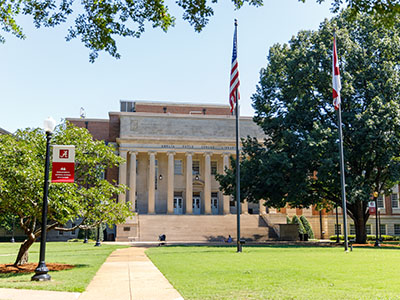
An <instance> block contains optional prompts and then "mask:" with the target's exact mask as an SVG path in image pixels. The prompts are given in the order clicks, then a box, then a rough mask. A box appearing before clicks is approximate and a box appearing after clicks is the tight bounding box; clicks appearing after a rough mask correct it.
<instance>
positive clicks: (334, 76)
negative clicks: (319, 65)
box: [332, 37, 342, 110]
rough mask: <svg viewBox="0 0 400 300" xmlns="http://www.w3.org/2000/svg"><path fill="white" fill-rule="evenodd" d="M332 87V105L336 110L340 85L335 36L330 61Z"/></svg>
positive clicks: (338, 104) (338, 103)
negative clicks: (331, 60) (331, 59)
mask: <svg viewBox="0 0 400 300" xmlns="http://www.w3.org/2000/svg"><path fill="white" fill-rule="evenodd" d="M332 87H333V105H334V106H335V109H336V110H338V109H339V107H340V102H341V101H340V90H341V89H342V85H341V83H340V72H339V62H338V57H337V51H336V38H335V37H334V38H333V63H332Z"/></svg>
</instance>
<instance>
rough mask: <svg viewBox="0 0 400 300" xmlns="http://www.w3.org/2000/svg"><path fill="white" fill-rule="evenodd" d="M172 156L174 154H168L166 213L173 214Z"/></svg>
mask: <svg viewBox="0 0 400 300" xmlns="http://www.w3.org/2000/svg"><path fill="white" fill-rule="evenodd" d="M174 155H175V152H168V179H167V180H168V191H167V194H168V195H167V213H168V214H173V213H174V176H175V174H174Z"/></svg>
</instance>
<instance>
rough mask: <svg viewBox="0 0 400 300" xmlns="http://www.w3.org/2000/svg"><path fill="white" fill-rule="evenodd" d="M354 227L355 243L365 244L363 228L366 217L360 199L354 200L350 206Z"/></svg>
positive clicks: (365, 234)
mask: <svg viewBox="0 0 400 300" xmlns="http://www.w3.org/2000/svg"><path fill="white" fill-rule="evenodd" d="M352 214H353V218H352V219H353V221H354V227H355V229H356V243H357V244H366V243H367V231H366V230H365V224H366V223H367V220H368V217H366V214H365V207H364V203H363V202H362V201H356V203H354V206H353V207H352Z"/></svg>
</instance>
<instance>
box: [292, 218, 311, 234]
mask: <svg viewBox="0 0 400 300" xmlns="http://www.w3.org/2000/svg"><path fill="white" fill-rule="evenodd" d="M292 224H298V225H299V233H300V234H305V233H307V232H306V230H305V229H304V226H303V223H301V221H300V219H299V217H298V216H296V215H294V216H293V218H292Z"/></svg>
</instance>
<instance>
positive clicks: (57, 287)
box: [0, 242, 124, 292]
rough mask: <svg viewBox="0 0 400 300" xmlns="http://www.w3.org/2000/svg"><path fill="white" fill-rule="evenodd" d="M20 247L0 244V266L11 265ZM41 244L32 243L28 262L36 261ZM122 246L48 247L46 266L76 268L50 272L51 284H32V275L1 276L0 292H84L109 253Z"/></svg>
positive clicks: (78, 245) (76, 245)
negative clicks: (64, 265)
mask: <svg viewBox="0 0 400 300" xmlns="http://www.w3.org/2000/svg"><path fill="white" fill-rule="evenodd" d="M19 246H20V244H19V243H15V244H11V243H0V263H1V264H7V263H13V262H14V260H15V258H16V256H17V253H18V249H19ZM39 246H40V243H35V244H34V245H33V246H32V247H31V248H30V251H29V261H30V262H35V263H36V262H38V261H39ZM118 248H124V246H118V245H115V246H114V245H105V244H103V245H102V246H101V247H94V244H93V243H89V244H83V243H82V242H77V243H63V242H56V243H51V242H49V243H47V244H46V262H55V263H66V264H71V265H75V266H76V267H75V268H73V269H71V270H65V271H58V272H49V274H50V276H51V279H52V280H51V281H50V282H33V281H31V277H32V275H33V274H32V273H31V274H0V287H1V288H21V289H37V290H52V291H67V292H83V291H84V290H85V288H86V286H87V285H88V284H89V282H90V281H91V280H92V278H93V276H94V275H95V274H96V272H97V270H98V269H99V268H100V266H101V265H102V263H103V262H104V261H105V260H106V258H107V257H108V256H109V255H110V253H111V252H113V251H114V250H116V249H118Z"/></svg>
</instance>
